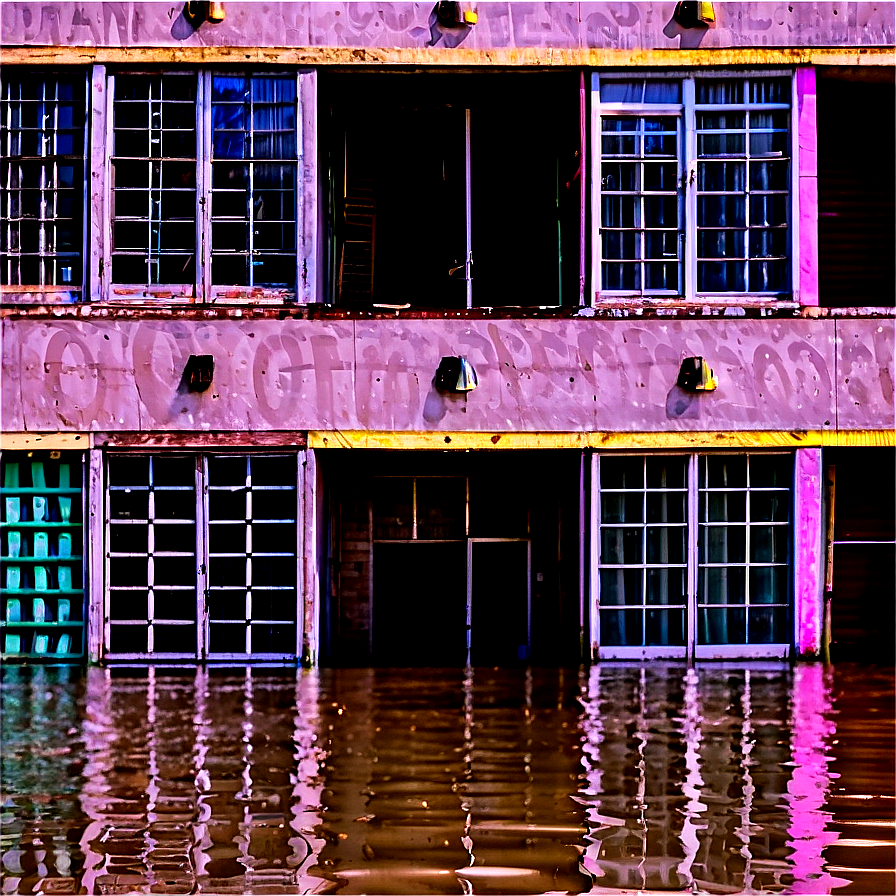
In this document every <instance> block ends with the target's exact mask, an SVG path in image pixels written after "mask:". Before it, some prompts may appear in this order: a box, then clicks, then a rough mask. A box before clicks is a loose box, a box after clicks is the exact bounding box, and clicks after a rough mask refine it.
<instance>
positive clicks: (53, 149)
mask: <svg viewBox="0 0 896 896" xmlns="http://www.w3.org/2000/svg"><path fill="white" fill-rule="evenodd" d="M31 78H34V79H36V80H37V81H38V82H39V83H40V84H41V85H42V88H43V89H42V95H43V99H42V100H39V101H36V100H34V101H33V100H30V99H16V98H13V97H11V96H9V89H10V85H11V83H21V82H23V81H24V80H27V79H31ZM60 80H66V81H71V82H73V83H74V82H76V81H78V80H80V81H81V82H82V83H81V90H82V94H81V99H82V103H83V106H82V108H81V115H82V117H81V119H80V120H78V121H76V120H75V119H74V117H73V120H72V127H71V128H63V127H60V126H59V105H60V103H62V104H65V105H68V103H67V102H66V101H65V100H60V99H59V97H58V85H59V82H60ZM48 85H53V86H54V88H55V92H54V96H52V97H49V98H48V97H47V87H48ZM30 102H40V103H41V104H42V105H43V106H45V107H46V106H49V107H50V109H51V110H52V112H45V114H44V120H43V124H42V126H40V127H38V128H36V129H35V130H36V131H37V133H39V134H42V135H43V136H42V137H41V138H40V139H41V142H40V146H39V147H38V154H37V156H24V155H22V154H21V153H15V154H14V153H12V151H11V150H12V145H13V132H14V131H16V132H18V133H20V134H21V133H23V132H24V131H26V130H30V129H26V128H24V127H23V126H22V121H21V118H20V119H19V126H18V127H17V128H13V127H12V124H13V121H12V108H13V106H15V105H16V104H18V105H19V106H21V104H22V103H30ZM3 103H4V107H5V109H6V112H7V121H5V122H4V138H5V145H4V146H3V147H2V152H3V157H4V160H5V163H6V166H7V172H8V177H9V178H10V182H7V183H4V184H2V185H0V187H2V192H3V209H2V213H0V215H2V220H0V226H2V227H3V228H4V230H5V237H6V239H5V242H6V249H5V250H4V252H3V254H4V255H5V256H6V262H5V270H4V271H3V272H2V278H0V279H2V281H3V292H4V293H7V294H26V293H32V294H33V293H69V294H71V300H75V299H76V298H79V297H80V296H82V295H83V291H84V284H85V282H86V280H87V272H88V259H89V255H88V253H87V239H88V221H87V205H88V203H87V196H86V185H87V171H88V166H89V143H88V141H89V127H88V123H89V122H88V116H89V108H90V81H89V72H88V71H87V70H85V69H81V68H78V69H74V70H73V71H71V72H69V71H67V70H65V69H54V70H51V71H48V72H42V71H40V70H34V69H27V70H25V69H22V68H18V67H10V68H9V69H8V73H7V74H6V75H5V76H4V78H3ZM72 106H73V111H75V110H76V108H77V107H76V106H74V103H72ZM20 115H21V110H20ZM79 128H80V129H81V130H82V139H81V142H80V144H78V145H75V146H73V147H72V149H73V152H72V153H70V154H68V153H66V154H61V153H58V152H57V149H58V133H59V132H60V131H68V130H75V131H77V130H78V129H79ZM22 159H29V160H32V161H33V163H34V167H35V168H37V164H38V163H40V172H41V174H40V180H41V183H39V184H26V185H24V186H23V185H22V184H21V183H19V184H18V185H17V186H13V184H12V182H11V180H12V176H13V169H14V167H15V166H16V164H17V161H20V160H22ZM68 159H70V160H72V161H71V164H72V165H73V166H74V167H75V169H76V174H77V168H78V167H79V166H80V175H81V178H80V183H79V182H78V180H77V177H76V178H75V179H74V180H73V183H72V186H71V188H65V187H62V188H60V185H59V183H58V175H57V172H58V168H59V165H60V164H66V160H68ZM48 181H49V183H48ZM25 190H38V191H39V192H40V194H41V199H40V210H39V214H40V218H39V235H38V251H37V253H36V255H37V257H38V265H39V269H40V275H39V277H38V282H37V283H28V282H26V283H22V282H21V274H20V273H19V274H18V275H17V276H16V277H13V276H10V275H9V274H10V272H11V271H12V270H13V269H14V268H15V269H16V270H17V271H18V270H20V266H21V260H22V258H23V257H25V256H28V255H32V254H35V253H31V252H26V251H23V250H22V247H21V244H19V245H18V246H17V247H16V248H13V246H12V242H13V233H16V236H17V237H18V235H19V228H18V227H17V226H16V222H20V221H22V220H23V219H24V217H25V216H24V213H23V209H22V208H21V205H20V206H19V207H18V213H19V214H18V216H17V217H13V216H12V215H11V214H10V211H11V209H12V202H13V196H14V195H15V194H18V197H19V202H21V195H22V193H23V192H24V191H25ZM62 190H64V191H65V192H68V193H70V195H71V196H72V197H73V198H74V201H75V203H76V206H75V212H76V213H75V215H74V216H73V217H72V218H71V219H69V220H72V222H73V223H75V222H79V223H80V228H81V240H80V244H78V245H77V246H73V247H72V249H71V250H69V251H60V250H59V249H58V247H57V246H56V240H55V233H56V227H57V223H56V222H57V221H59V220H64V219H62V218H61V217H60V216H59V214H58V205H57V203H58V198H59V196H58V194H59V193H60V192H61V191H62ZM48 196H51V197H52V200H51V202H50V203H49V205H51V206H52V213H50V214H48V213H47V207H48V201H47V197H48ZM65 259H72V262H71V263H70V264H69V265H66V264H65ZM74 265H77V266H79V267H80V269H81V272H80V277H78V278H77V279H76V278H75V276H74V273H73V272H72V271H71V267H72V266H74ZM66 267H68V268H69V276H68V279H66V278H65V275H64V271H65V269H66ZM50 268H53V269H55V270H59V271H62V272H63V276H62V277H60V278H58V279H57V278H56V277H53V276H51V275H50V274H49V270H48V269H50ZM13 280H17V281H19V282H15V283H14V282H12V281H13Z"/></svg>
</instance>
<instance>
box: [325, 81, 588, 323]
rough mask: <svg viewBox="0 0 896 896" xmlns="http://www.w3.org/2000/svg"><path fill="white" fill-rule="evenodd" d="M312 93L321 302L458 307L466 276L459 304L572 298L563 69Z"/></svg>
mask: <svg viewBox="0 0 896 896" xmlns="http://www.w3.org/2000/svg"><path fill="white" fill-rule="evenodd" d="M321 92H322V102H321V108H322V113H321V121H322V127H324V128H325V129H326V130H325V136H324V139H323V141H322V145H323V150H322V152H323V165H322V168H323V170H324V172H325V176H326V177H327V180H328V183H327V187H328V194H329V209H328V213H329V222H328V223H329V233H328V266H329V271H328V274H329V288H330V300H331V301H332V302H335V303H337V304H342V305H349V306H352V305H354V306H359V307H369V306H370V305H371V304H385V305H405V304H410V305H411V306H412V307H418V308H463V307H466V306H467V301H468V299H467V287H468V284H467V280H466V275H467V273H468V272H469V273H470V274H471V277H472V281H471V290H470V292H471V304H472V306H476V307H491V306H555V305H561V304H575V303H577V301H578V289H579V254H580V249H579V225H580V217H579V216H580V201H579V196H580V182H579V180H578V177H580V176H581V173H580V172H579V171H578V167H579V158H578V151H579V144H580V133H579V76H578V73H577V72H566V73H545V72H539V73H538V77H535V78H533V77H529V76H527V75H524V74H516V75H511V74H491V75H475V74H463V75H445V74H428V73H425V74H424V73H415V74H414V75H413V76H411V75H407V74H379V75H360V76H359V75H358V74H352V75H339V74H337V75H333V76H331V77H329V78H327V79H322V84H321ZM468 135H469V152H470V160H469V162H470V163H469V172H468V167H467V160H466V151H467V146H468ZM468 180H469V183H468ZM468 195H469V197H470V201H469V209H468V205H467V196H468ZM468 211H469V215H468ZM468 217H469V220H468ZM468 224H469V245H468V233H467V227H468ZM468 250H469V252H470V255H471V258H472V263H471V265H470V266H469V267H468V266H466V265H465V262H466V261H467V253H468Z"/></svg>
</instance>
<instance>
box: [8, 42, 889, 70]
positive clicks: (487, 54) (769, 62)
mask: <svg viewBox="0 0 896 896" xmlns="http://www.w3.org/2000/svg"><path fill="white" fill-rule="evenodd" d="M90 63H100V64H103V65H212V64H216V65H241V66H245V65H280V66H283V65H298V66H353V67H354V66H361V67H363V66H383V65H394V66H401V67H408V66H421V67H436V68H452V69H456V68H477V67H480V66H485V65H487V66H499V67H505V68H525V67H529V68H531V67H537V68H546V67H547V68H549V67H556V68H563V67H572V68H648V67H655V68H667V69H668V68H673V69H677V68H706V67H710V66H757V65H762V66H782V67H791V66H795V65H830V66H840V65H846V66H879V65H883V66H892V65H894V64H896V52H894V50H893V48H891V47H863V48H856V47H718V48H713V49H705V50H704V49H697V50H680V49H678V48H677V47H674V48H670V49H654V50H618V49H594V48H589V47H569V48H557V47H526V48H513V49H504V48H502V49H484V50H479V49H471V50H466V49H462V48H457V49H454V50H451V51H450V52H449V53H446V52H445V50H440V49H432V48H428V47H365V48H362V49H359V48H357V47H180V46H178V47H40V46H27V47H4V48H2V49H0V64H2V65H87V64H90Z"/></svg>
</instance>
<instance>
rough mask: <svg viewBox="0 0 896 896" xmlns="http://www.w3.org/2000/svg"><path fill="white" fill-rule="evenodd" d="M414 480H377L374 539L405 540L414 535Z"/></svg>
mask: <svg viewBox="0 0 896 896" xmlns="http://www.w3.org/2000/svg"><path fill="white" fill-rule="evenodd" d="M413 488H414V485H413V480H412V479H399V478H382V479H375V480H374V483H373V537H374V538H387V539H405V538H410V537H411V536H412V534H413Z"/></svg>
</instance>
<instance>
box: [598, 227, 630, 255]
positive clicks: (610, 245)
mask: <svg viewBox="0 0 896 896" xmlns="http://www.w3.org/2000/svg"><path fill="white" fill-rule="evenodd" d="M601 238H602V249H603V251H602V254H603V257H604V258H620V259H621V258H628V259H634V258H638V257H639V255H640V251H639V250H640V246H639V244H638V239H637V234H636V233H634V232H633V231H619V230H606V229H602V233H601Z"/></svg>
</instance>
